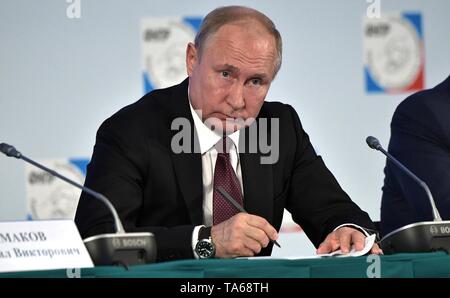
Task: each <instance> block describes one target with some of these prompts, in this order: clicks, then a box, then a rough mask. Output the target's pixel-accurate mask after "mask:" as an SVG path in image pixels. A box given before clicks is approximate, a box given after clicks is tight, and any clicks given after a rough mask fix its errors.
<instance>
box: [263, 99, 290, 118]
mask: <svg viewBox="0 0 450 298" xmlns="http://www.w3.org/2000/svg"><path fill="white" fill-rule="evenodd" d="M291 109H292V107H291V106H290V105H288V104H285V103H282V102H279V101H265V102H264V104H263V105H262V107H261V111H260V112H259V117H268V118H270V117H280V116H282V115H283V114H285V113H288V112H289V111H290V110H291Z"/></svg>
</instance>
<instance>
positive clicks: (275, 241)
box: [217, 186, 281, 248]
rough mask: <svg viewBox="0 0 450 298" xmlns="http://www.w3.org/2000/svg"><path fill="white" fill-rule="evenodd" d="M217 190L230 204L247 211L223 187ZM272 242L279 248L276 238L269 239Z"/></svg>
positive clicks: (241, 210)
mask: <svg viewBox="0 0 450 298" xmlns="http://www.w3.org/2000/svg"><path fill="white" fill-rule="evenodd" d="M217 191H218V192H220V194H221V195H222V196H224V198H225V199H227V200H228V201H229V202H230V203H231V204H233V206H234V207H236V209H237V210H239V211H240V212H244V213H247V211H245V209H244V208H243V207H242V206H241V205H240V204H239V203H238V202H236V200H235V199H233V197H232V196H230V194H228V193H227V192H226V191H225V189H223V187H222V186H219V187H217ZM270 241H271V242H272V243H273V244H275V245H276V246H278V247H279V248H281V246H280V244H278V242H277V240H270Z"/></svg>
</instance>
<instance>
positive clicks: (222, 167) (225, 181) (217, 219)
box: [213, 137, 243, 225]
mask: <svg viewBox="0 0 450 298" xmlns="http://www.w3.org/2000/svg"><path fill="white" fill-rule="evenodd" d="M231 145H232V141H231V139H230V138H227V137H223V139H222V140H221V141H219V142H218V143H217V145H216V148H217V151H218V154H217V160H216V166H215V169H214V192H213V225H217V224H219V223H221V222H222V221H225V220H227V219H229V218H230V217H232V216H233V215H235V214H236V213H239V210H237V209H236V207H234V206H233V205H232V204H231V203H230V202H229V201H228V200H227V199H225V198H224V197H223V196H222V195H221V194H220V192H218V191H217V188H218V187H219V186H222V187H223V189H224V190H225V191H226V192H227V193H229V194H230V195H231V196H232V197H233V198H234V199H235V200H236V201H237V202H238V203H239V204H241V206H243V203H242V202H243V199H242V191H241V184H240V183H239V180H238V178H237V176H236V173H235V172H234V170H233V167H232V166H231V162H230V154H229V153H228V152H229V148H230V147H231Z"/></svg>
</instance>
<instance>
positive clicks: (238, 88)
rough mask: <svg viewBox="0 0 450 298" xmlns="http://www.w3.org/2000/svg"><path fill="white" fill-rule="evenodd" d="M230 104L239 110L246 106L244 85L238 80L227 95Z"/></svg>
mask: <svg viewBox="0 0 450 298" xmlns="http://www.w3.org/2000/svg"><path fill="white" fill-rule="evenodd" d="M227 102H228V104H229V105H230V106H231V107H232V108H233V110H235V111H237V110H240V109H243V108H244V107H245V99H244V86H243V85H242V84H240V83H238V82H236V83H235V84H233V86H232V87H231V89H230V93H229V94H228V97H227Z"/></svg>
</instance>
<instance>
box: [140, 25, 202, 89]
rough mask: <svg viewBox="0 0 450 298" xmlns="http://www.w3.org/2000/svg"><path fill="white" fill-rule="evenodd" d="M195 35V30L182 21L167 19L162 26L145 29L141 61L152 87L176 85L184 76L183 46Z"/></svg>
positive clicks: (184, 53) (184, 48)
mask: <svg viewBox="0 0 450 298" xmlns="http://www.w3.org/2000/svg"><path fill="white" fill-rule="evenodd" d="M152 33H153V34H152ZM158 33H159V34H158ZM194 37H195V31H194V29H193V28H192V27H191V26H189V25H188V24H185V23H183V22H182V21H174V20H173V21H168V22H167V23H166V24H165V25H164V27H161V26H160V27H159V28H157V29H147V31H146V33H145V41H144V64H145V68H146V71H147V73H148V75H149V79H150V81H151V83H152V85H153V86H154V88H165V87H169V86H172V85H175V84H179V83H180V82H181V81H182V80H184V79H185V78H186V76H187V73H186V60H185V57H186V47H187V44H188V43H189V42H192V41H193V40H194Z"/></svg>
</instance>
